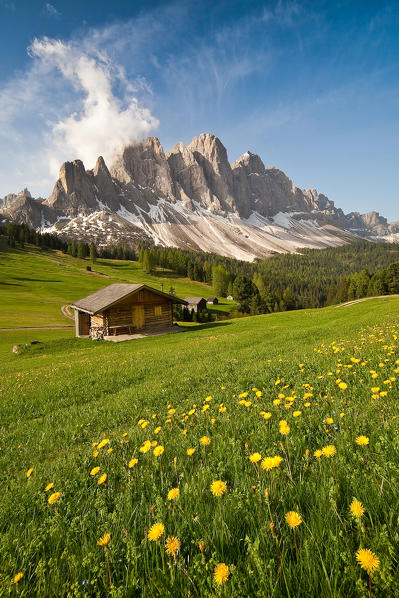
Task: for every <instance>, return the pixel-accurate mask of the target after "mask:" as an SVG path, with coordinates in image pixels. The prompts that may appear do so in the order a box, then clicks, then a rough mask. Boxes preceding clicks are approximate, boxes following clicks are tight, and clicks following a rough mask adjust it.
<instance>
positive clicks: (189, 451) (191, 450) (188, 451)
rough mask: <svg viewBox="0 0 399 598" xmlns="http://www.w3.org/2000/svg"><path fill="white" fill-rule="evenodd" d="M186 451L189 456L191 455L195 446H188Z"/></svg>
mask: <svg viewBox="0 0 399 598" xmlns="http://www.w3.org/2000/svg"><path fill="white" fill-rule="evenodd" d="M186 453H187V455H188V456H189V457H191V455H194V453H195V448H188V449H187V450H186Z"/></svg>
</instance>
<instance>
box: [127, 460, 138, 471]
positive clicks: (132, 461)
mask: <svg viewBox="0 0 399 598" xmlns="http://www.w3.org/2000/svg"><path fill="white" fill-rule="evenodd" d="M138 462H139V460H138V459H130V461H129V467H130V469H131V468H132V467H134V466H135V465H137V463H138Z"/></svg>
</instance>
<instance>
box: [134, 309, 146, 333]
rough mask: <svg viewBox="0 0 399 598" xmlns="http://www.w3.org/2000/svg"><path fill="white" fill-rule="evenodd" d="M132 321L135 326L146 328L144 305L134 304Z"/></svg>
mask: <svg viewBox="0 0 399 598" xmlns="http://www.w3.org/2000/svg"><path fill="white" fill-rule="evenodd" d="M132 322H133V326H134V328H138V329H139V330H140V329H141V328H144V325H145V320H144V305H133V308H132Z"/></svg>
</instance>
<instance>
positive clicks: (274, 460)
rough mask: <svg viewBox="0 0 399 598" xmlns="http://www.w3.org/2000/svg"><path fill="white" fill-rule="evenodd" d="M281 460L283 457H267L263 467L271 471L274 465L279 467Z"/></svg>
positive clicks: (262, 464)
mask: <svg viewBox="0 0 399 598" xmlns="http://www.w3.org/2000/svg"><path fill="white" fill-rule="evenodd" d="M281 462H282V458H281V457H265V458H264V459H263V461H262V463H261V467H262V469H266V471H270V470H271V469H274V467H278V466H279V465H280V463H281Z"/></svg>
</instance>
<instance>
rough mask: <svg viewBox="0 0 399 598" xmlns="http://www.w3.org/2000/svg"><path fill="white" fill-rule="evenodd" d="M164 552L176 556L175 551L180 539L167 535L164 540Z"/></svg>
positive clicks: (177, 548)
mask: <svg viewBox="0 0 399 598" xmlns="http://www.w3.org/2000/svg"><path fill="white" fill-rule="evenodd" d="M165 548H166V553H167V554H171V555H173V556H176V553H177V551H178V550H179V548H180V540H179V538H176V537H175V536H169V538H167V539H166V542H165Z"/></svg>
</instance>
